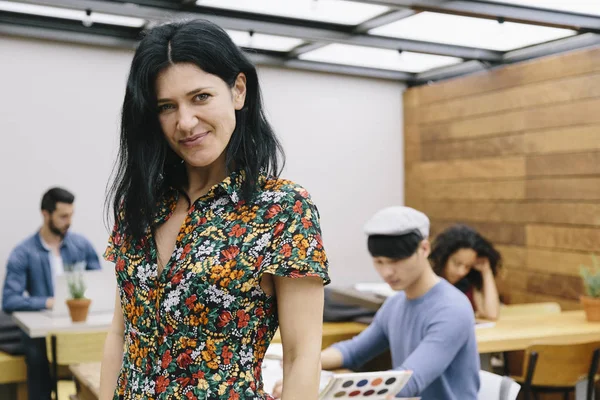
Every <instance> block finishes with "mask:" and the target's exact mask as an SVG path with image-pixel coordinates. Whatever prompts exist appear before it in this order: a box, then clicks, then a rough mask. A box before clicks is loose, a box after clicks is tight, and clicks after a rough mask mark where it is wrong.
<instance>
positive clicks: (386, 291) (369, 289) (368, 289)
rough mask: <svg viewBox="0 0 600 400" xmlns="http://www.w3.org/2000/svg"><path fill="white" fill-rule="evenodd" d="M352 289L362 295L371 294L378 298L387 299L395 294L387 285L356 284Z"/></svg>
mask: <svg viewBox="0 0 600 400" xmlns="http://www.w3.org/2000/svg"><path fill="white" fill-rule="evenodd" d="M354 289H356V290H358V291H359V292H363V293H373V294H375V295H377V296H380V297H385V298H388V297H390V296H393V295H395V294H396V293H397V292H396V291H395V290H394V289H392V288H391V287H390V285H388V284H387V283H356V284H355V285H354Z"/></svg>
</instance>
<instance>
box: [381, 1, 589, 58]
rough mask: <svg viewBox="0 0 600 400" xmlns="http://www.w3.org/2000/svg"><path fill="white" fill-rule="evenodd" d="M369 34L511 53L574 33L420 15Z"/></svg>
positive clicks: (436, 15)
mask: <svg viewBox="0 0 600 400" xmlns="http://www.w3.org/2000/svg"><path fill="white" fill-rule="evenodd" d="M598 1H600V0H598ZM369 33H370V34H374V35H380V36H390V37H397V38H403V39H413V40H421V41H425V42H437V43H444V44H453V45H460V46H467V47H476V48H482V49H489V50H498V51H510V50H515V49H519V48H522V47H527V46H531V45H534V44H539V43H544V42H548V41H551V40H556V39H561V38H564V37H568V36H572V35H575V34H576V33H577V32H576V31H573V30H570V29H559V28H550V27H545V26H537V25H528V24H520V23H514V22H504V23H502V24H501V23H499V22H498V21H496V20H493V19H483V18H473V17H463V16H459V15H451V14H440V13H433V12H422V13H419V14H416V15H414V16H412V17H408V18H404V19H401V20H399V21H396V22H393V23H390V24H388V25H383V26H381V27H378V28H374V29H371V30H370V31H369Z"/></svg>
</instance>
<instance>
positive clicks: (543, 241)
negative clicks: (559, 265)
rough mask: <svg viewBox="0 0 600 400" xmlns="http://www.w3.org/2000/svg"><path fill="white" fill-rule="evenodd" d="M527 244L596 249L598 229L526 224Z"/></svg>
mask: <svg viewBox="0 0 600 400" xmlns="http://www.w3.org/2000/svg"><path fill="white" fill-rule="evenodd" d="M525 234H526V235H527V246H531V247H545V248H549V249H562V250H580V251H598V250H600V229H593V228H572V227H562V226H549V225H528V226H527V227H526V228H525Z"/></svg>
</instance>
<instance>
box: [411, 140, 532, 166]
mask: <svg viewBox="0 0 600 400" xmlns="http://www.w3.org/2000/svg"><path fill="white" fill-rule="evenodd" d="M522 154H525V137H524V135H523V134H517V135H509V136H499V137H491V138H478V139H472V140H454V141H445V142H425V143H423V144H422V145H421V159H422V160H423V161H436V160H454V159H470V158H488V157H502V156H511V155H522Z"/></svg>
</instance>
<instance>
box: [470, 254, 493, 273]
mask: <svg viewBox="0 0 600 400" xmlns="http://www.w3.org/2000/svg"><path fill="white" fill-rule="evenodd" d="M473 269H474V270H475V271H479V272H480V273H481V274H482V275H483V274H485V273H489V272H492V267H491V265H490V260H488V259H487V258H486V257H479V258H478V259H477V260H476V261H475V264H474V265H473Z"/></svg>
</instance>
